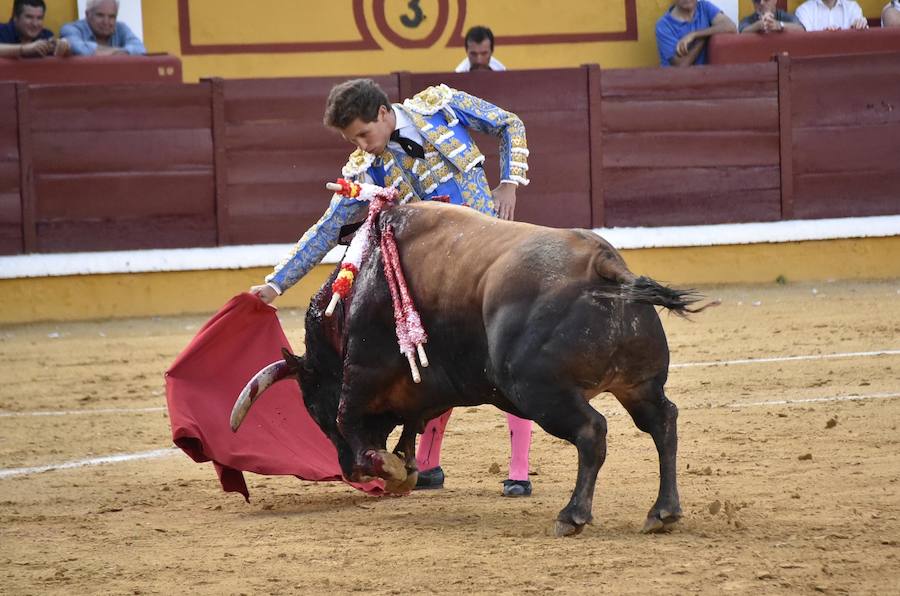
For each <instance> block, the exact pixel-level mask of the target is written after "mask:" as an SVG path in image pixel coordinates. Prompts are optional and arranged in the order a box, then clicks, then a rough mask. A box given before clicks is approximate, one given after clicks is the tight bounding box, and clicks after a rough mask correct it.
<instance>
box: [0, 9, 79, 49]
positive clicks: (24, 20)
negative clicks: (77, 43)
mask: <svg viewBox="0 0 900 596" xmlns="http://www.w3.org/2000/svg"><path fill="white" fill-rule="evenodd" d="M46 14H47V5H46V4H44V0H15V2H14V3H13V13H12V18H11V19H10V20H9V22H8V23H6V24H3V25H0V56H3V57H7V58H10V57H11V58H15V57H17V56H18V57H21V58H43V57H44V56H66V55H68V54H69V42H68V41H66V40H65V39H60V40H56V39H54V38H53V32H52V31H50V30H49V29H44V16H45V15H46Z"/></svg>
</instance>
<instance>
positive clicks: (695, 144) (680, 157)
mask: <svg viewBox="0 0 900 596" xmlns="http://www.w3.org/2000/svg"><path fill="white" fill-rule="evenodd" d="M604 145H605V150H604V153H603V167H604V168H607V167H610V168H615V167H618V168H625V167H661V168H670V167H697V166H703V167H710V166H760V165H774V164H777V163H778V134H777V133H775V132H772V133H760V132H744V131H730V130H726V131H710V132H666V133H611V134H606V135H604Z"/></svg>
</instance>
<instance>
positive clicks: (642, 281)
mask: <svg viewBox="0 0 900 596" xmlns="http://www.w3.org/2000/svg"><path fill="white" fill-rule="evenodd" d="M616 297H617V298H620V299H622V300H628V301H630V302H640V303H642V304H652V305H654V306H662V307H663V308H666V309H668V310H669V311H671V312H673V313H675V314H676V315H678V316H680V317H686V316H687V315H688V314H694V313H698V312H701V311H703V310H706V309H707V308H709V307H710V306H715V305H716V304H718V302H716V301H713V302H709V303H707V304H704V305H703V306H699V307H692V305H694V304H696V303H697V302H699V301H700V300H702V299H703V296H702V295H701V294H700V293H698V292H697V291H695V290H693V289H686V290H680V289H676V288H670V287H668V286H664V285H662V284H661V283H659V282H657V281H655V280H653V279H651V278H649V277H646V276H643V275H642V276H640V277H635V278H634V280H633V281H631V282H630V283H624V284H622V285H621V286H620V289H619V293H618V295H617V296H616Z"/></svg>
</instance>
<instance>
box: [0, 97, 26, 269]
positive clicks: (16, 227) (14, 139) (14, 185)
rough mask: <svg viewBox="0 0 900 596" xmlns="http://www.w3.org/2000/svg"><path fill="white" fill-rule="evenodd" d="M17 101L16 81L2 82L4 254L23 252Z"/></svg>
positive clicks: (0, 238)
mask: <svg viewBox="0 0 900 596" xmlns="http://www.w3.org/2000/svg"><path fill="white" fill-rule="evenodd" d="M17 102H18V97H17V91H16V86H15V84H13V83H4V84H0V112H2V113H3V114H7V116H8V117H6V118H0V255H9V254H17V253H20V252H22V242H23V240H22V199H21V197H20V193H19V191H20V187H19V184H20V178H21V169H20V167H19V121H18V120H19V119H18V116H17V114H18V109H17Z"/></svg>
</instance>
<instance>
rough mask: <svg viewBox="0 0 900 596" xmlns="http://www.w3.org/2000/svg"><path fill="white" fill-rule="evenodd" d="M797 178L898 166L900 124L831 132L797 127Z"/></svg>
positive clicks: (827, 129) (795, 161)
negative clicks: (888, 165) (886, 164)
mask: <svg viewBox="0 0 900 596" xmlns="http://www.w3.org/2000/svg"><path fill="white" fill-rule="evenodd" d="M794 151H795V154H794V155H795V157H794V174H795V175H803V174H809V173H814V172H840V171H843V172H847V171H854V170H855V171H865V170H867V169H870V168H872V167H877V165H878V163H879V162H887V163H891V164H892V165H893V167H895V168H896V167H898V166H897V165H896V164H897V163H898V162H897V159H898V158H897V156H900V122H896V123H891V124H883V125H869V126H841V127H829V128H819V127H817V128H800V127H797V126H796V125H795V126H794Z"/></svg>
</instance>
